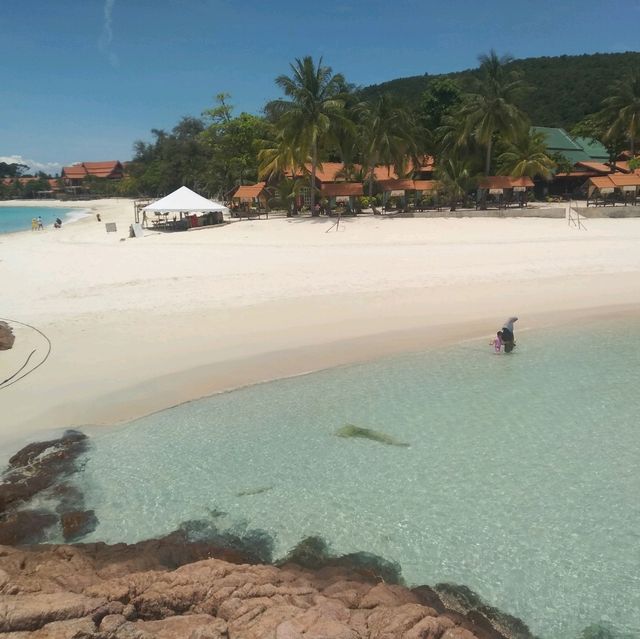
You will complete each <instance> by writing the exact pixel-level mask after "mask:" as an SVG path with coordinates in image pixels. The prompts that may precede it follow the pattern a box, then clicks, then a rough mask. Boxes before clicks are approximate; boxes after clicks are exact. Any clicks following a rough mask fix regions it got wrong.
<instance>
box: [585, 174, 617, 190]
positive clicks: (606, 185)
mask: <svg viewBox="0 0 640 639" xmlns="http://www.w3.org/2000/svg"><path fill="white" fill-rule="evenodd" d="M589 183H590V184H591V185H592V186H594V187H595V188H597V189H613V188H615V186H616V185H615V184H614V183H613V182H612V181H611V178H610V177H609V176H608V175H600V176H597V177H592V178H589Z"/></svg>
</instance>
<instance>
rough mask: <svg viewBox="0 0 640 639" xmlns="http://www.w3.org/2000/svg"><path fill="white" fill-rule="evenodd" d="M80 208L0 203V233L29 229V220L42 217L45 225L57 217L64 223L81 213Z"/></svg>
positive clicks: (82, 212) (51, 223)
mask: <svg viewBox="0 0 640 639" xmlns="http://www.w3.org/2000/svg"><path fill="white" fill-rule="evenodd" d="M83 214H84V211H83V210H82V209H60V208H54V207H50V206H1V205H0V233H15V232H16V231H28V230H30V229H31V220H32V219H33V218H34V217H36V218H37V217H38V216H40V217H42V223H43V224H44V226H45V227H47V226H53V223H54V222H55V221H56V218H57V217H59V218H60V219H61V220H62V223H63V224H64V222H65V221H67V222H68V221H71V220H72V219H74V218H76V217H77V216H78V215H83Z"/></svg>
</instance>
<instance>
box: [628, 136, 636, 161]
mask: <svg viewBox="0 0 640 639" xmlns="http://www.w3.org/2000/svg"><path fill="white" fill-rule="evenodd" d="M630 133H631V135H630V136H629V153H631V158H632V159H633V158H635V157H636V148H635V147H636V145H635V140H634V139H633V138H634V135H633V131H630Z"/></svg>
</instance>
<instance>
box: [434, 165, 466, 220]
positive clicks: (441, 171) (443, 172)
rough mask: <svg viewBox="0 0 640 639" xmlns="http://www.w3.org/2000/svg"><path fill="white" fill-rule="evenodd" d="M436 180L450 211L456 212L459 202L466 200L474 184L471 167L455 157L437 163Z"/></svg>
mask: <svg viewBox="0 0 640 639" xmlns="http://www.w3.org/2000/svg"><path fill="white" fill-rule="evenodd" d="M436 178H437V179H438V182H439V183H440V188H441V190H442V192H443V193H444V196H445V197H446V198H447V200H448V202H449V208H450V210H451V211H455V210H456V207H457V205H458V202H459V201H460V200H463V201H464V200H466V199H467V195H468V193H469V191H470V190H471V189H472V188H473V187H474V186H475V184H476V177H475V174H474V171H473V168H472V166H471V165H470V164H469V162H467V161H466V160H463V159H461V158H456V157H449V158H446V159H443V160H442V162H439V163H438V168H437V169H436Z"/></svg>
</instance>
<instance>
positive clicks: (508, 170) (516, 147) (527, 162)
mask: <svg viewBox="0 0 640 639" xmlns="http://www.w3.org/2000/svg"><path fill="white" fill-rule="evenodd" d="M498 166H499V171H500V173H501V174H503V175H510V176H512V177H524V176H528V177H530V178H534V177H541V178H543V179H545V180H550V179H551V177H552V176H553V170H554V168H555V166H556V164H555V162H554V161H553V160H552V159H551V158H550V157H549V155H547V145H546V142H545V138H544V134H542V133H540V132H538V133H531V132H530V131H526V132H525V133H523V134H522V135H521V136H520V137H518V138H517V139H516V140H515V141H514V142H510V143H508V144H507V150H506V151H505V152H504V153H502V154H501V155H500V156H499V157H498Z"/></svg>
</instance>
